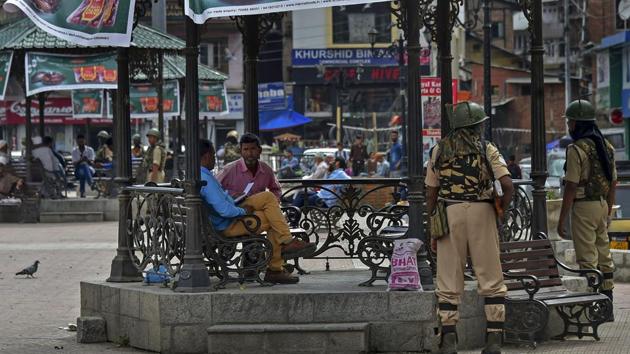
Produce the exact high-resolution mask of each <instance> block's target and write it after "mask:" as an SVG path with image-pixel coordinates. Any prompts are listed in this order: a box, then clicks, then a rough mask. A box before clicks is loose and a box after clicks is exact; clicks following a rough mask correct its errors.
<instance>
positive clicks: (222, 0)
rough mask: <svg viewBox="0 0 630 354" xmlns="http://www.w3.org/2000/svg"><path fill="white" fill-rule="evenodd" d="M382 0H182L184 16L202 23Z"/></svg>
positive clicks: (381, 0)
mask: <svg viewBox="0 0 630 354" xmlns="http://www.w3.org/2000/svg"><path fill="white" fill-rule="evenodd" d="M383 1H384V0H184V9H185V12H186V16H188V17H190V18H191V19H192V20H193V21H195V23H197V24H203V23H204V22H206V20H207V19H209V18H214V17H227V16H242V15H256V14H266V13H272V12H287V11H294V10H304V9H315V8H320V7H332V6H342V5H353V4H365V3H372V2H383Z"/></svg>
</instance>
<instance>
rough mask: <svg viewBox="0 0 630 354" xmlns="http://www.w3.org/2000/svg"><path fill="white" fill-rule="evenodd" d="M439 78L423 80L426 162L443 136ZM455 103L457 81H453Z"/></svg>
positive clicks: (423, 136) (423, 147) (423, 133)
mask: <svg viewBox="0 0 630 354" xmlns="http://www.w3.org/2000/svg"><path fill="white" fill-rule="evenodd" d="M440 80H441V79H440V78H439V77H423V78H421V81H420V82H421V85H420V90H421V95H422V102H421V103H422V118H423V119H422V151H423V154H424V161H428V159H429V150H430V149H431V147H432V146H434V145H435V144H437V143H438V142H439V141H440V139H441V135H442V111H441V104H442V99H441V97H440V95H441V94H442V83H441V81H440ZM451 85H452V86H451V87H452V90H453V102H457V80H455V79H454V80H453V81H452V84H451Z"/></svg>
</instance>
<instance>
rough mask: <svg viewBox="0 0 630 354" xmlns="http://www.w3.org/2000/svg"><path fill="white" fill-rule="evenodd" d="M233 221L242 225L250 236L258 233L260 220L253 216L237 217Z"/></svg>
mask: <svg viewBox="0 0 630 354" xmlns="http://www.w3.org/2000/svg"><path fill="white" fill-rule="evenodd" d="M234 221H235V222H240V223H242V224H243V226H244V227H245V230H247V233H248V234H249V235H250V236H256V235H258V234H259V233H260V231H259V229H260V225H261V221H260V218H258V216H256V215H254V214H247V215H241V216H237V217H235V218H234Z"/></svg>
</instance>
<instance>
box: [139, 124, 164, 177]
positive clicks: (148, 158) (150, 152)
mask: <svg viewBox="0 0 630 354" xmlns="http://www.w3.org/2000/svg"><path fill="white" fill-rule="evenodd" d="M161 136H162V134H160V131H159V130H157V129H155V128H153V129H149V131H148V132H147V140H148V141H149V148H148V149H147V151H146V152H145V154H144V161H143V162H142V171H143V172H144V173H145V175H146V181H145V182H154V183H162V182H164V163H165V161H166V148H165V147H164V145H163V144H162V141H161V140H160V138H161Z"/></svg>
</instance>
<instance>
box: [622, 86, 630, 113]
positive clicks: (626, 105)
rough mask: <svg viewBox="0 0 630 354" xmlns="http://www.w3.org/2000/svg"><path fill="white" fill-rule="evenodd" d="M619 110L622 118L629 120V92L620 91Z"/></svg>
mask: <svg viewBox="0 0 630 354" xmlns="http://www.w3.org/2000/svg"><path fill="white" fill-rule="evenodd" d="M621 110H622V111H623V117H624V118H626V119H628V118H630V90H622V91H621Z"/></svg>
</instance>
